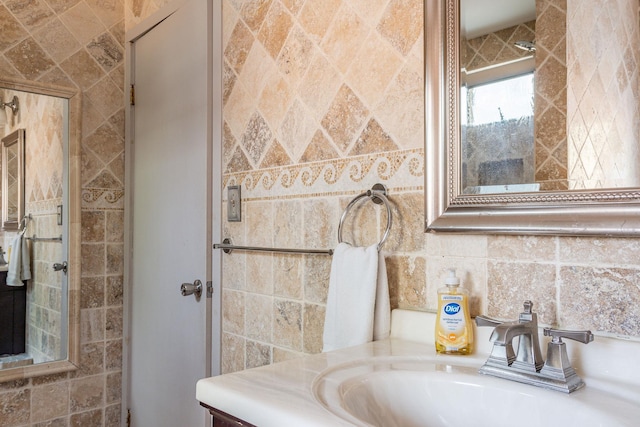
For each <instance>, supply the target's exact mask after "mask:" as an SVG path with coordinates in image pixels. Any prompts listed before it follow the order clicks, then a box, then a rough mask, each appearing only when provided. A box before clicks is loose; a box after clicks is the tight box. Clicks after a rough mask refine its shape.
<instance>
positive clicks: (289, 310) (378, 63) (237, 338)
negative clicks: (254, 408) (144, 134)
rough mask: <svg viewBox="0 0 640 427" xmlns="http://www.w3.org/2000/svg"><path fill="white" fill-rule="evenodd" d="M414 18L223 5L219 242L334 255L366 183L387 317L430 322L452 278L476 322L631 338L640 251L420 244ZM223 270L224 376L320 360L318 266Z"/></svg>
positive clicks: (444, 240) (369, 235) (440, 238)
mask: <svg viewBox="0 0 640 427" xmlns="http://www.w3.org/2000/svg"><path fill="white" fill-rule="evenodd" d="M561 3H562V2H559V3H558V4H556V3H555V2H546V4H544V5H542V6H545V7H551V6H553V7H556V6H558V5H561ZM569 3H571V2H569ZM623 3H624V2H623ZM634 4H635V3H634ZM422 6H423V2H421V1H417V0H406V1H401V0H379V1H374V2H370V1H367V2H366V5H365V4H363V2H358V1H355V2H354V1H340V0H327V1H320V2H319V1H309V0H308V1H284V0H272V1H248V2H243V1H232V0H228V1H224V2H223V11H224V28H223V30H224V36H223V38H224V40H223V42H224V59H225V86H224V88H225V92H224V93H225V98H224V125H225V139H224V153H223V155H224V165H225V171H224V185H225V186H226V185H242V191H243V193H242V194H243V221H242V222H241V223H232V222H225V223H224V224H223V230H224V231H223V234H224V236H225V237H230V238H231V239H232V240H233V241H234V242H235V243H238V244H247V245H257V246H271V245H274V246H284V247H287V246H289V247H310V248H326V247H333V246H335V245H336V244H337V238H336V235H337V227H338V222H339V220H340V216H341V214H342V210H343V209H344V207H345V206H346V204H347V203H348V202H349V200H350V199H351V198H352V197H354V196H355V195H357V194H358V193H360V192H362V191H364V190H366V189H368V188H369V187H371V185H372V184H373V183H375V182H378V181H380V182H382V183H384V184H385V185H387V186H388V187H389V190H390V198H391V200H392V202H393V204H394V211H393V214H394V225H393V230H392V233H391V237H390V239H389V241H388V242H387V243H386V244H385V247H384V252H385V255H386V262H387V266H388V274H389V282H390V287H391V296H392V304H393V306H394V307H402V308H409V309H416V310H432V309H435V306H436V304H435V301H436V300H435V295H436V289H437V287H439V286H441V283H442V281H443V278H444V275H445V273H446V270H447V269H448V268H450V267H455V268H457V269H458V273H459V275H460V276H461V277H462V278H463V281H464V283H465V286H467V287H468V288H470V289H471V291H472V293H473V295H474V297H473V300H472V311H473V313H474V314H479V313H484V314H488V315H490V316H494V317H498V318H507V319H509V318H514V317H515V316H517V313H518V312H519V310H520V307H521V304H522V301H523V300H525V299H532V300H533V301H534V304H535V307H536V309H537V310H538V311H539V312H540V316H541V319H542V322H544V323H546V324H549V325H554V326H558V327H563V328H591V329H593V330H596V331H601V332H604V333H613V334H623V335H630V336H635V337H637V336H640V308H638V307H639V306H640V304H639V303H640V288H639V287H638V285H637V283H636V282H637V278H638V275H639V274H640V263H639V262H638V261H637V260H636V258H637V256H636V255H637V254H638V250H639V249H640V241H639V240H638V239H624V238H615V239H608V238H575V237H573V238H565V237H562V238H561V237H524V236H472V235H440V234H439V235H433V234H426V235H425V234H424V233H423V220H424V213H423V204H424V196H423V191H424V190H423V179H424V163H423V161H422V158H423V156H424V151H423V142H422V141H423V133H422V126H423V125H424V121H423V114H424V108H423V98H422V88H423V86H422V85H423V81H422V63H423V62H422V61H423V56H422V55H423V52H422V46H423V44H422V43H423V40H422V22H423V20H422V17H423V16H422ZM636 7H637V5H636ZM556 8H557V7H556ZM634 16H637V15H634ZM427 54H428V53H427ZM349 221H351V223H350V224H349V225H348V226H347V229H346V231H345V235H347V233H348V236H349V237H347V238H346V240H349V241H352V242H355V243H357V244H363V245H364V244H370V243H373V242H375V241H377V239H378V238H379V237H380V235H381V232H382V230H383V226H384V224H385V222H386V218H385V214H384V213H383V212H381V211H380V209H378V208H374V207H372V206H371V205H368V204H363V205H362V206H361V209H359V211H358V212H357V213H356V214H355V215H353V218H351V219H350V220H349ZM223 266H224V269H223V287H224V289H223V346H222V353H223V372H231V371H236V370H241V369H245V368H250V367H253V366H258V365H263V364H268V363H272V362H275V361H279V360H283V359H286V358H289V357H295V356H298V355H301V354H307V353H315V352H318V351H320V349H321V345H322V344H321V337H322V328H323V320H324V309H325V301H326V294H327V282H328V275H329V267H330V260H329V259H328V257H322V256H291V255H290V256H283V255H276V254H273V255H271V254H256V253H244V254H243V253H240V252H235V253H233V254H231V255H224V256H223Z"/></svg>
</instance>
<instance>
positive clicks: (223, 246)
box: [213, 238, 333, 255]
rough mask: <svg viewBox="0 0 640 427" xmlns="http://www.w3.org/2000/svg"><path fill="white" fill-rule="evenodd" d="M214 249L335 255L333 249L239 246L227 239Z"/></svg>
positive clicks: (227, 251)
mask: <svg viewBox="0 0 640 427" xmlns="http://www.w3.org/2000/svg"><path fill="white" fill-rule="evenodd" d="M213 249H222V250H223V251H224V253H225V254H230V253H231V251H232V250H233V249H237V250H240V251H258V252H280V253H288V254H309V255H333V249H290V248H264V247H260V246H239V245H233V244H232V243H231V239H229V238H227V239H224V240H223V241H222V243H215V244H214V245H213Z"/></svg>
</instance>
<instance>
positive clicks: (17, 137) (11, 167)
mask: <svg viewBox="0 0 640 427" xmlns="http://www.w3.org/2000/svg"><path fill="white" fill-rule="evenodd" d="M24 141H25V130H24V129H17V130H15V131H13V132H11V133H10V134H9V135H7V136H5V137H4V138H2V229H3V230H5V231H17V230H18V228H19V225H20V221H21V220H22V217H23V216H24Z"/></svg>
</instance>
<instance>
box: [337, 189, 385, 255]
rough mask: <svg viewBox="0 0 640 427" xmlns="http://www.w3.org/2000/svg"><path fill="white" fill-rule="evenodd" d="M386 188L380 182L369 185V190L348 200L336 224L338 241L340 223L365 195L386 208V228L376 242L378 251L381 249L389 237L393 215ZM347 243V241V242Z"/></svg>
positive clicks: (340, 237) (340, 240)
mask: <svg viewBox="0 0 640 427" xmlns="http://www.w3.org/2000/svg"><path fill="white" fill-rule="evenodd" d="M386 196H387V188H386V187H385V186H384V185H382V184H375V185H374V186H373V187H371V190H367V191H366V192H364V193H362V194H359V195H357V196H356V197H355V198H354V199H353V200H351V201H350V202H349V204H348V205H347V207H346V208H345V210H344V212H343V213H342V217H340V224H339V225H338V243H342V224H343V223H344V220H345V218H346V217H347V214H348V213H349V211H350V210H351V208H352V207H354V206H355V205H356V204H357V203H358V202H359V201H360V200H362V199H363V198H365V197H368V198H370V199H371V201H372V202H373V203H375V204H377V205H380V204H382V203H384V205H385V207H386V208H387V229H386V230H385V232H384V234H383V235H382V239H380V242H378V252H380V249H382V245H384V242H385V241H386V240H387V237H389V232H390V231H391V224H392V223H393V216H392V214H391V203H389V199H387V197H386ZM347 243H348V242H347Z"/></svg>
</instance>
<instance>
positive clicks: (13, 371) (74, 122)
mask: <svg viewBox="0 0 640 427" xmlns="http://www.w3.org/2000/svg"><path fill="white" fill-rule="evenodd" d="M0 87H1V88H3V89H9V90H17V91H21V92H31V93H37V94H42V95H47V96H55V97H58V98H64V99H66V100H67V101H68V102H67V105H66V107H65V108H66V111H65V113H66V114H67V117H68V121H67V122H66V123H65V128H64V133H65V134H66V135H67V139H68V144H67V148H66V152H65V154H66V156H65V160H66V162H67V171H68V179H69V182H68V185H69V187H68V198H67V199H68V207H66V213H67V214H68V215H69V229H68V252H69V253H68V260H67V264H68V270H67V274H68V276H67V298H68V305H67V307H68V308H67V311H68V314H67V317H68V335H67V348H66V355H67V356H66V359H62V360H54V361H51V362H44V363H38V364H35V365H29V366H23V367H17V368H8V369H0V383H1V382H5V381H12V380H17V379H22V378H31V377H36V376H41V375H51V374H56V373H60V372H67V371H72V370H76V369H78V367H79V363H80V277H81V276H80V266H81V264H80V243H81V240H80V230H81V229H80V213H81V211H80V209H81V206H80V203H81V198H80V190H81V186H80V167H81V163H80V160H81V159H80V142H81V129H82V128H81V120H82V119H81V117H82V101H81V93H80V91H78V90H77V89H75V88H68V87H63V86H57V85H51V84H45V83H38V82H33V81H27V80H17V79H12V78H7V77H2V78H0Z"/></svg>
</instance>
